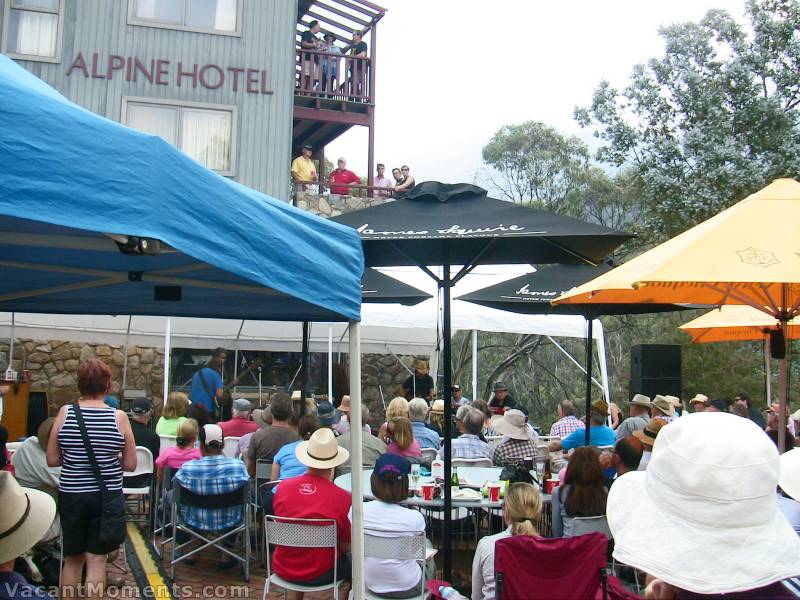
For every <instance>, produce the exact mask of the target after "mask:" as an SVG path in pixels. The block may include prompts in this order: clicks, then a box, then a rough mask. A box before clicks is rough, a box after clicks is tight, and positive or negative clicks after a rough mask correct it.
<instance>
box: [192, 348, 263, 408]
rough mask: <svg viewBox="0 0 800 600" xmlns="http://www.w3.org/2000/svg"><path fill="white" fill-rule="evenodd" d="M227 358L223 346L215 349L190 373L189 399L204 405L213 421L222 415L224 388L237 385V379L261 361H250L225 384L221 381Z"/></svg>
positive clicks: (226, 352)
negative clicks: (237, 374) (192, 373)
mask: <svg viewBox="0 0 800 600" xmlns="http://www.w3.org/2000/svg"><path fill="white" fill-rule="evenodd" d="M227 358H228V351H227V350H225V348H217V349H215V350H214V353H213V354H212V355H211V359H210V360H209V361H208V362H207V363H206V365H205V366H204V367H202V368H200V370H198V371H197V372H196V373H195V374H194V375H192V384H191V387H190V389H189V399H190V400H191V401H192V403H194V402H197V403H198V404H202V405H203V406H205V407H206V408H207V409H208V414H210V415H211V418H212V421H214V422H216V421H218V420H219V419H221V418H222V416H223V415H222V410H221V409H222V407H221V403H222V402H223V400H224V398H225V392H226V390H228V389H229V388H232V387H234V386H236V385H239V380H240V379H241V378H242V377H244V376H245V375H246V374H247V373H249V372H250V371H252V370H253V369H255V368H257V367H258V365H259V364H260V362H261V361H260V360H258V359H257V360H254V361H252V362H251V363H250V365H249V366H248V367H247V369H245V370H244V371H242V372H241V373H239V376H238V377H237V378H236V379H234V380H233V381H231V382H230V383H229V384H227V385H225V384H224V383H223V381H222V374H223V369H224V366H225V360H226V359H227Z"/></svg>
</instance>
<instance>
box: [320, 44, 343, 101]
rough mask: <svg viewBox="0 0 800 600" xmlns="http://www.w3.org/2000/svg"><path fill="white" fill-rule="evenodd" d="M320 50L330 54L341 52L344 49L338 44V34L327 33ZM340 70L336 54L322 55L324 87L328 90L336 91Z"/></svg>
mask: <svg viewBox="0 0 800 600" xmlns="http://www.w3.org/2000/svg"><path fill="white" fill-rule="evenodd" d="M319 49H320V51H322V52H328V53H330V54H341V53H342V49H341V48H339V46H337V45H336V36H335V35H333V34H332V33H331V32H328V33H326V34H325V36H324V38H323V41H322V44H321V45H320V47H319ZM338 71H339V59H338V58H337V57H335V56H323V57H322V89H323V90H325V91H326V92H329V93H330V92H334V91H335V89H336V85H337V83H338V82H337V79H336V75H337V73H338Z"/></svg>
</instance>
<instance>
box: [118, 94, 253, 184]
mask: <svg viewBox="0 0 800 600" xmlns="http://www.w3.org/2000/svg"><path fill="white" fill-rule="evenodd" d="M129 104H144V105H149V106H154V107H159V106H167V107H170V108H177V109H178V127H177V129H176V132H175V133H176V136H177V143H178V145H176V146H174V147H175V148H176V149H178V150H180V151H181V152H184V150H183V148H181V145H182V143H183V110H182V109H184V108H190V109H191V108H197V109H201V110H213V111H218V112H229V113H231V155H230V163H229V165H228V170H226V171H217V170H215V169H212V168H210V167H205V165H203V166H204V167H205V168H206V169H208V170H209V171H213V172H214V173H217V174H219V175H222V176H223V177H236V167H237V160H236V157H237V150H238V147H237V145H236V144H237V135H236V133H237V130H238V125H239V109H238V107H237V106H236V105H235V104H212V103H209V102H189V101H184V100H168V99H162V98H148V97H143V96H123V97H122V112H121V114H120V122H121V123H122V124H123V125H125V126H126V127H128V126H129V125H128V105H129ZM167 143H169V142H167ZM170 145H171V144H170ZM184 154H186V153H185V152H184ZM186 156H189V155H188V154H186ZM190 158H191V157H190ZM193 160H194V159H193Z"/></svg>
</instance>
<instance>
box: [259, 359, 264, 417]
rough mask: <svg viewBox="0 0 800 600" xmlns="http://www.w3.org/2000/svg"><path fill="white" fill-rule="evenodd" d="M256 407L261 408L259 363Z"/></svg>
mask: <svg viewBox="0 0 800 600" xmlns="http://www.w3.org/2000/svg"><path fill="white" fill-rule="evenodd" d="M258 408H263V405H262V403H261V365H259V366H258Z"/></svg>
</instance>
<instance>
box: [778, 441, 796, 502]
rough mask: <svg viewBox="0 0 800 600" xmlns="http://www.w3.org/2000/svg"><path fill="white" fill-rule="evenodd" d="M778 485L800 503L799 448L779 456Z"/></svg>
mask: <svg viewBox="0 0 800 600" xmlns="http://www.w3.org/2000/svg"><path fill="white" fill-rule="evenodd" d="M778 485H779V486H781V489H782V490H783V491H784V492H786V493H787V494H788V495H789V496H791V497H792V498H794V499H795V500H797V501H799V502H800V448H795V449H794V450H789V451H788V452H784V453H783V454H781V475H780V477H779V478H778Z"/></svg>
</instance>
